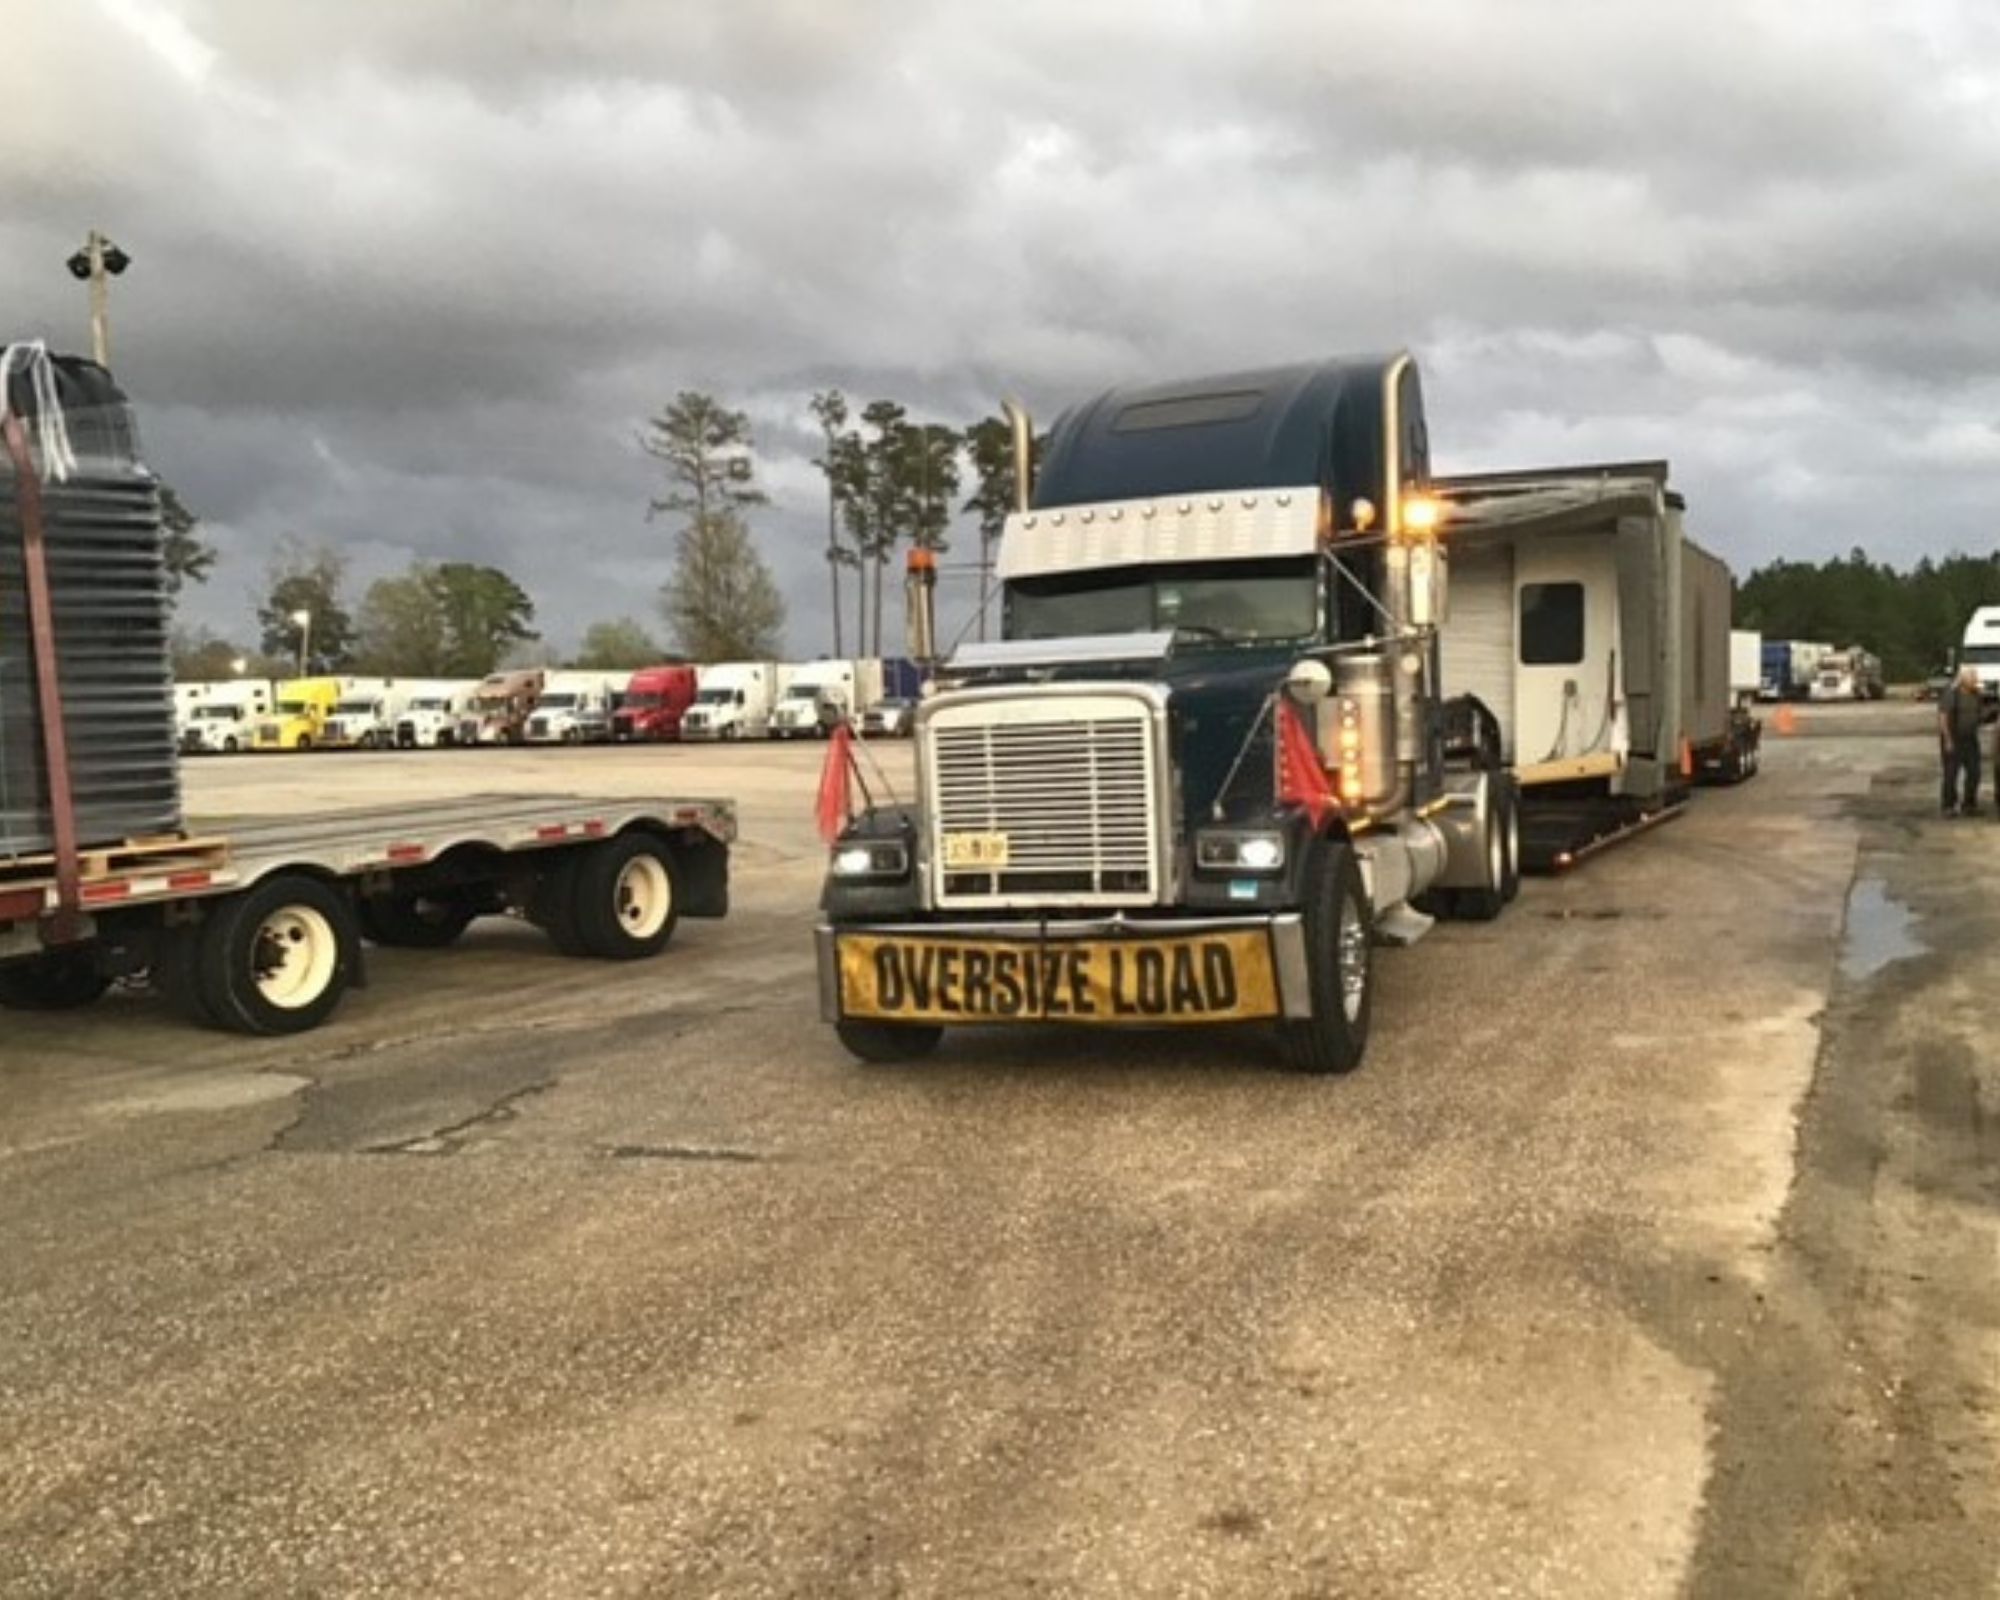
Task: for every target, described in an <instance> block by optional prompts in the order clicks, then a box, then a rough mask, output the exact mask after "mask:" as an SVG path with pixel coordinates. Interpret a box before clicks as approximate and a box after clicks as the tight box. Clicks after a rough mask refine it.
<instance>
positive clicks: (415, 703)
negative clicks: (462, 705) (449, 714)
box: [410, 699, 451, 711]
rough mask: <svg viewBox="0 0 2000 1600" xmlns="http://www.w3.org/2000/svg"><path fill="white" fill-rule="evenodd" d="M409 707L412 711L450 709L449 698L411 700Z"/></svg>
mask: <svg viewBox="0 0 2000 1600" xmlns="http://www.w3.org/2000/svg"><path fill="white" fill-rule="evenodd" d="M410 709H411V710H412V711H449V710H450V709H451V702H450V701H449V700H431V699H424V700H412V701H411V702H410Z"/></svg>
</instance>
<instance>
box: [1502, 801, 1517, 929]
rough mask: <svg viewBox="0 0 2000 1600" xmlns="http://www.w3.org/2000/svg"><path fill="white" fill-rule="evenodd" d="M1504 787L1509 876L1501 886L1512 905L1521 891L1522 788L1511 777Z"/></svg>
mask: <svg viewBox="0 0 2000 1600" xmlns="http://www.w3.org/2000/svg"><path fill="white" fill-rule="evenodd" d="M1504 789H1505V792H1506V796H1507V876H1506V878H1505V880H1504V882H1503V884H1502V887H1501V897H1502V898H1503V899H1505V900H1506V902H1507V903H1508V904H1509V905H1512V904H1513V903H1514V901H1515V900H1516V899H1518V898H1519V896H1520V893H1521V788H1520V785H1519V784H1517V783H1515V782H1514V780H1513V779H1512V778H1509V779H1508V780H1507V781H1506V783H1505V785H1504Z"/></svg>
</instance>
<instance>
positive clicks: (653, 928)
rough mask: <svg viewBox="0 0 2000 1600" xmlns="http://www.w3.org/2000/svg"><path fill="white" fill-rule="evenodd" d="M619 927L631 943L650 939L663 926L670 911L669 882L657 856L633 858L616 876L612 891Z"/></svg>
mask: <svg viewBox="0 0 2000 1600" xmlns="http://www.w3.org/2000/svg"><path fill="white" fill-rule="evenodd" d="M613 894H614V897H615V905H614V907H613V909H614V910H615V911H616V913H617V916H618V923H619V926H620V927H622V928H623V929H624V930H625V932H626V933H627V934H628V935H630V936H631V937H632V938H634V939H650V938H652V937H653V935H654V934H656V933H658V932H659V931H660V929H662V928H663V927H665V926H666V924H667V915H668V913H669V912H671V911H672V910H673V907H674V886H673V881H672V880H671V879H670V878H668V876H667V866H666V863H665V862H664V861H662V860H660V858H659V857H658V856H652V855H644V856H634V857H633V858H632V859H631V860H630V861H628V862H626V863H625V865H624V867H623V868H622V869H620V871H619V873H618V882H617V885H616V887H615V889H614V890H613Z"/></svg>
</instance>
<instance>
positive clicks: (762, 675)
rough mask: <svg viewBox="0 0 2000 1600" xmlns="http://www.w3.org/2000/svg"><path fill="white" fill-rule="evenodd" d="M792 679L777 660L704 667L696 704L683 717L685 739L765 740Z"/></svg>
mask: <svg viewBox="0 0 2000 1600" xmlns="http://www.w3.org/2000/svg"><path fill="white" fill-rule="evenodd" d="M790 676H791V674H790V670H789V669H787V668H781V667H780V666H779V665H778V664H777V663H776V662H775V661H725V662H721V663H719V664H717V665H716V666H712V667H703V668H702V669H701V676H700V679H699V680H698V686H697V687H696V689H695V695H694V704H693V705H691V706H689V707H688V709H687V714H686V715H685V716H683V717H682V718H681V737H682V738H683V739H692V740H697V741H699V740H733V739H761V738H763V737H764V735H765V733H766V732H767V731H768V730H769V728H770V725H771V708H772V707H773V705H775V704H776V703H777V699H778V697H779V695H780V694H782V693H783V690H784V686H785V683H786V682H787V681H789V679H790Z"/></svg>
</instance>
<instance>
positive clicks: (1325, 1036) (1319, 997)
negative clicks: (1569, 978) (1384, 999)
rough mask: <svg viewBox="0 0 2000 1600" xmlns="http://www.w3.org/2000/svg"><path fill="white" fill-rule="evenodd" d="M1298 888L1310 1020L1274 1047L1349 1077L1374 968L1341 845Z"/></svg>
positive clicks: (1364, 915)
mask: <svg viewBox="0 0 2000 1600" xmlns="http://www.w3.org/2000/svg"><path fill="white" fill-rule="evenodd" d="M1305 890H1306V901H1305V940H1306V975H1307V983H1308V993H1309V995H1310V997H1311V1001H1312V1015H1311V1016H1310V1017H1309V1018H1307V1019H1306V1020H1304V1021H1298V1022H1285V1023H1281V1024H1280V1025H1279V1038H1280V1042H1281V1043H1282V1044H1283V1046H1284V1051H1285V1059H1286V1061H1287V1062H1288V1063H1289V1064H1290V1065H1291V1067H1292V1068H1293V1070H1294V1071H1298V1072H1313V1073H1333V1072H1352V1071H1353V1070H1354V1069H1355V1068H1356V1067H1358V1066H1360V1065H1361V1058H1362V1056H1363V1054H1365V1053H1366V1051H1367V1048H1368V1020H1369V1014H1370V1012H1371V1011H1372V1009H1373V1007H1374V1000H1375V968H1374V949H1373V944H1372V931H1373V930H1372V925H1371V924H1372V919H1371V918H1370V916H1369V913H1368V894H1367V890H1366V889H1365V888H1364V887H1363V885H1362V882H1361V868H1360V866H1359V865H1358V864H1357V863H1356V861H1355V859H1354V851H1353V850H1352V849H1351V848H1350V847H1349V846H1348V844H1347V842H1346V841H1345V840H1341V839H1322V840H1319V841H1318V842H1316V843H1315V844H1314V845H1313V846H1312V853H1311V855H1310V857H1309V858H1308V860H1307V862H1306V873H1305ZM843 1037H845V1036H844V1035H843Z"/></svg>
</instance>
